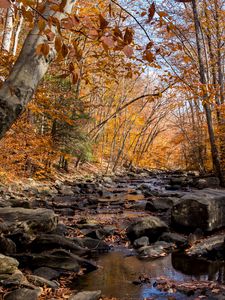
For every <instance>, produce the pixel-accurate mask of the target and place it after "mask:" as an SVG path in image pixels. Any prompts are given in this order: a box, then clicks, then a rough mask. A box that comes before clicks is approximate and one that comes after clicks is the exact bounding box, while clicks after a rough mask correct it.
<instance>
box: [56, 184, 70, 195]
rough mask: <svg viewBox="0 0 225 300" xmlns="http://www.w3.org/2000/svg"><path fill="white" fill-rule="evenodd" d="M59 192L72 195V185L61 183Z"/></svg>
mask: <svg viewBox="0 0 225 300" xmlns="http://www.w3.org/2000/svg"><path fill="white" fill-rule="evenodd" d="M59 192H60V194H62V195H65V196H72V195H73V194H74V193H73V190H72V187H71V186H69V185H61V186H60V188H59Z"/></svg>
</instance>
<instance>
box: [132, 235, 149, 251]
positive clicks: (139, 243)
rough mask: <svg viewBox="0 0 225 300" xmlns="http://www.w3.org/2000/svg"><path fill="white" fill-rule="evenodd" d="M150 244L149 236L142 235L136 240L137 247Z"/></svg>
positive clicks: (135, 245)
mask: <svg viewBox="0 0 225 300" xmlns="http://www.w3.org/2000/svg"><path fill="white" fill-rule="evenodd" d="M148 245H149V238H148V237H147V236H142V237H140V238H139V239H136V240H135V241H134V247H135V248H140V247H143V246H148Z"/></svg>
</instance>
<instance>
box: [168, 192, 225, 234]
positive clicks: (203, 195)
mask: <svg viewBox="0 0 225 300" xmlns="http://www.w3.org/2000/svg"><path fill="white" fill-rule="evenodd" d="M171 221H172V225H173V226H174V227H175V228H176V227H178V228H182V227H183V228H186V229H189V230H190V229H191V230H193V229H196V228H200V229H202V230H203V231H212V230H215V229H219V228H222V227H224V226H225V192H224V191H223V190H222V191H221V190H214V189H205V190H203V191H195V192H192V193H188V194H187V195H185V196H183V197H182V198H181V201H180V203H178V204H176V205H174V206H173V208H172V218H171Z"/></svg>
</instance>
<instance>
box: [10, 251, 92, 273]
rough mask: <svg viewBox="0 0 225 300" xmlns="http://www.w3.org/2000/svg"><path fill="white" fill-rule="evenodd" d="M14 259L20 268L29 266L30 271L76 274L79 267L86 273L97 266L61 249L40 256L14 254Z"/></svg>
mask: <svg viewBox="0 0 225 300" xmlns="http://www.w3.org/2000/svg"><path fill="white" fill-rule="evenodd" d="M15 257H16V258H17V259H18V260H19V261H20V263H21V265H22V266H28V265H29V267H30V268H31V269H36V268H39V267H48V268H52V269H56V270H63V271H71V272H78V271H79V270H80V267H82V268H85V269H86V270H87V272H91V271H94V270H96V269H97V266H96V265H95V264H94V263H92V262H91V261H89V260H87V259H84V258H81V257H79V256H77V255H75V254H73V253H70V252H69V251H66V250H63V249H55V250H52V251H49V252H43V253H40V254H20V255H18V254H16V255H15Z"/></svg>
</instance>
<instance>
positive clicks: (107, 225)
mask: <svg viewBox="0 0 225 300" xmlns="http://www.w3.org/2000/svg"><path fill="white" fill-rule="evenodd" d="M224 227H225V191H224V190H223V189H220V188H219V183H218V179H217V178H216V177H213V176H208V177H205V178H200V177H199V176H198V174H196V173H194V172H193V173H191V172H190V173H185V172H151V171H148V170H145V171H144V170H133V172H129V173H126V174H122V175H117V176H111V177H99V178H98V177H96V178H95V179H93V180H86V181H84V180H80V181H79V180H77V181H76V182H70V181H67V182H61V181H56V182H54V183H53V184H52V185H44V184H37V183H35V182H34V181H32V180H30V182H29V183H27V184H26V185H24V186H20V187H18V186H14V187H13V186H11V187H10V188H9V187H4V186H3V187H1V191H0V231H1V236H0V253H1V254H0V283H1V287H0V297H1V298H2V299H6V300H13V299H15V300H20V299H23V300H24V299H30V300H36V299H51V300H53V299H69V300H92V299H93V300H94V299H100V297H104V295H101V291H94V292H88V291H81V292H77V291H74V290H71V288H70V286H71V285H70V282H71V281H73V279H74V278H75V277H79V276H83V274H86V273H88V272H93V271H94V270H96V269H97V268H98V266H97V265H96V264H95V262H94V261H93V259H92V258H93V254H95V253H98V254H99V253H104V252H108V251H113V249H114V248H116V247H124V248H131V249H133V250H132V253H133V255H137V256H138V257H140V259H156V258H159V257H163V256H166V255H168V254H169V253H172V252H174V251H176V252H177V251H179V252H181V253H182V254H183V255H185V256H187V257H193V258H201V259H204V260H219V261H223V260H224V257H225V251H224V248H225V246H224V236H225V233H224ZM162 276H163V274H162ZM147 283H149V281H148V276H147V275H144V276H143V275H140V276H139V278H137V280H136V281H135V282H133V284H136V285H142V284H147ZM154 287H155V288H157V289H158V290H159V291H160V290H163V291H169V292H171V291H172V292H171V294H173V295H174V296H168V297H170V298H168V297H167V296H166V298H165V299H176V292H177V291H178V292H179V293H182V294H184V295H186V296H187V297H192V298H190V299H203V298H205V299H225V288H224V286H223V285H222V284H218V283H216V282H209V281H207V282H190V283H189V282H186V283H184V284H183V285H182V284H181V283H180V282H174V281H171V280H170V279H169V278H164V277H161V278H158V279H157V280H156V281H155V282H154ZM186 296H185V297H186ZM171 297H174V298H171Z"/></svg>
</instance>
